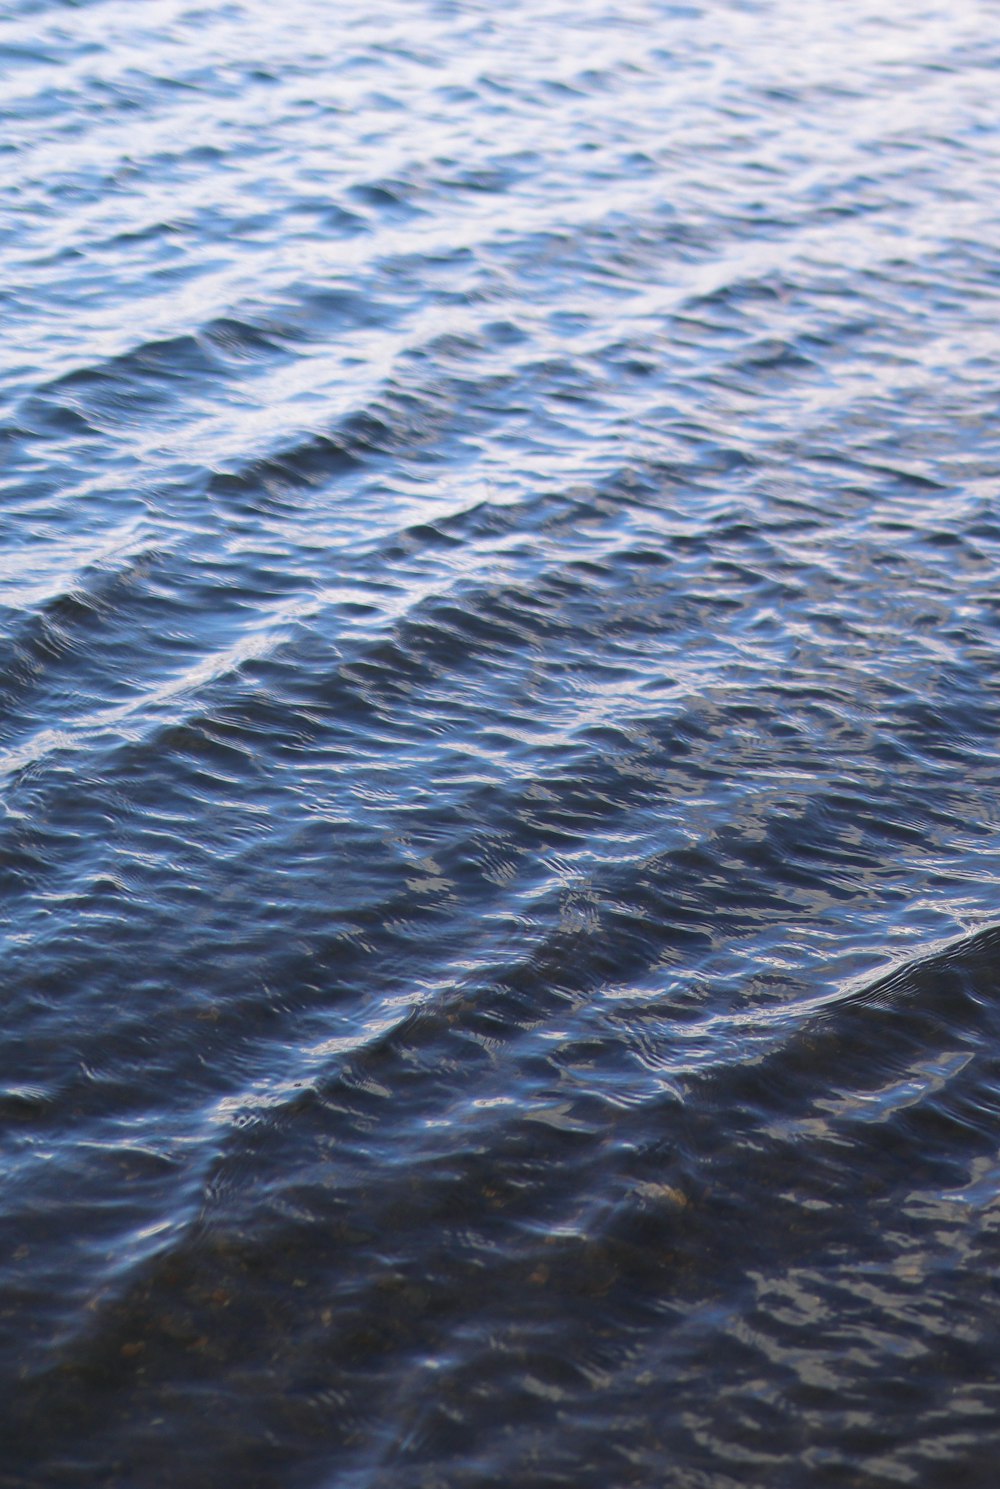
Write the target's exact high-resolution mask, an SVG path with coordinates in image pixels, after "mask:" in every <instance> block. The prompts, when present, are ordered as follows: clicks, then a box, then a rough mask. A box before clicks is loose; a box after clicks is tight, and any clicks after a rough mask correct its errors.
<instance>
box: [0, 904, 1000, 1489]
mask: <svg viewBox="0 0 1000 1489" xmlns="http://www.w3.org/2000/svg"><path fill="white" fill-rule="evenodd" d="M802 1008H803V1005H801V1004H799V1005H797V1004H796V1003H795V1002H794V1001H793V1002H791V1003H790V1004H789V1005H788V1006H787V1009H786V1012H785V1013H784V1015H780V1014H778V1015H773V1016H771V1017H770V1018H769V1019H768V1020H767V1021H768V1022H771V1023H780V1022H781V1021H782V1019H783V1020H784V1024H785V1028H784V1029H783V1030H782V1031H781V1035H780V1038H778V1039H777V1041H775V1040H774V1039H772V1038H770V1037H769V1038H768V1040H767V1043H766V1045H762V1046H761V1047H760V1048H759V1049H758V1051H757V1053H754V1052H753V1044H752V1041H751V1042H750V1045H749V1048H748V1050H747V1054H746V1058H744V1059H743V1060H740V1061H737V1062H736V1063H726V1064H723V1065H720V1066H715V1067H709V1068H705V1069H703V1070H701V1071H697V1072H694V1073H689V1074H687V1075H685V1074H684V1073H683V1070H682V1066H683V1057H682V1055H680V1054H679V1058H678V1061H677V1070H676V1073H675V1077H674V1080H673V1082H672V1087H673V1089H672V1090H671V1092H670V1093H669V1094H667V1093H664V1094H662V1095H661V1096H660V1097H659V1098H657V1099H649V1100H646V1101H643V1102H641V1103H639V1104H637V1105H636V1106H634V1107H632V1108H627V1107H621V1106H618V1107H616V1106H615V1105H614V1104H612V1103H610V1102H602V1101H601V1100H600V1099H599V1098H598V1096H597V1094H596V1093H597V1092H598V1091H599V1090H600V1085H601V1082H600V1076H601V1068H600V1067H601V1062H602V1060H605V1059H607V1058H608V1057H609V1056H608V1047H607V1046H606V1045H602V1044H600V1043H599V1042H596V1041H595V1042H594V1044H593V1045H592V1047H591V1048H589V1049H588V1050H580V1049H574V1048H568V1049H561V1048H560V1046H559V1045H558V1044H553V1046H552V1047H551V1050H550V1052H549V1053H548V1054H547V1055H546V1056H545V1057H544V1058H545V1059H546V1060H547V1061H548V1064H549V1067H550V1075H551V1086H552V1089H553V1091H554V1090H555V1089H556V1088H557V1087H558V1085H559V1083H560V1076H562V1077H563V1078H564V1087H565V1090H566V1091H567V1092H569V1093H572V1090H573V1084H572V1082H571V1081H570V1080H569V1079H568V1077H570V1076H571V1075H573V1074H574V1073H576V1074H577V1076H578V1074H579V1070H580V1068H581V1066H583V1065H586V1066H587V1068H588V1070H589V1071H590V1074H591V1080H590V1090H589V1091H585V1092H584V1093H583V1094H577V1095H576V1096H573V1095H572V1094H569V1095H568V1097H567V1099H565V1100H562V1101H557V1100H552V1099H548V1100H544V1101H540V1102H539V1103H538V1105H537V1107H536V1108H535V1109H534V1110H532V1109H531V1105H530V1102H527V1101H519V1102H515V1101H513V1100H508V1101H507V1102H503V1101H498V1102H493V1101H489V1100H485V1101H479V1102H478V1103H477V1097H476V1091H477V1086H478V1080H477V1072H476V1070H475V1061H474V1060H473V1059H472V1058H471V1057H470V1051H471V1050H473V1049H476V1048H478V1049H479V1050H480V1054H481V1060H482V1064H483V1067H484V1071H485V1069H486V1067H487V1066H488V1064H489V1062H490V1058H491V1057H490V1056H489V1055H488V1054H487V1053H486V1050H485V1046H486V1045H487V1044H488V1042H489V1041H487V1040H486V1039H485V1038H484V1037H483V1034H482V1030H483V1029H484V1027H485V1025H484V1020H483V1012H484V1009H483V1005H482V1002H480V1003H479V1004H478V1006H477V1003H476V1001H475V1000H472V999H469V1000H468V1001H467V1002H466V1003H465V1004H461V1003H456V1004H454V1005H453V1006H452V1007H450V1008H448V1009H447V1010H446V1011H442V1010H441V1009H435V1008H429V1009H427V1010H424V1011H418V1012H415V1013H413V1014H411V1015H410V1016H409V1017H407V1018H406V1019H404V1020H403V1022H402V1023H400V1024H399V1026H398V1027H397V1028H396V1029H394V1030H393V1031H392V1032H391V1033H388V1034H386V1035H385V1036H383V1037H381V1038H380V1039H377V1040H376V1041H374V1042H373V1043H372V1044H371V1045H370V1046H369V1048H368V1049H367V1050H366V1051H365V1052H364V1053H363V1054H360V1053H359V1054H355V1055H353V1056H352V1057H351V1058H350V1059H349V1060H348V1061H347V1062H346V1063H345V1064H344V1065H342V1067H341V1068H340V1069H339V1071H338V1073H337V1074H336V1075H335V1076H330V1077H328V1078H323V1079H314V1080H313V1081H312V1082H311V1083H309V1084H307V1085H303V1086H301V1087H300V1088H299V1089H291V1090H289V1091H287V1092H286V1093H285V1094H284V1095H283V1096H281V1097H280V1098H274V1099H273V1100H271V1101H270V1102H269V1103H268V1104H267V1105H266V1106H265V1107H264V1108H263V1109H261V1110H258V1111H257V1112H255V1113H253V1114H251V1113H250V1112H245V1113H244V1114H243V1115H242V1117H241V1118H240V1120H238V1121H237V1122H235V1123H234V1124H233V1125H232V1126H231V1127H230V1129H229V1131H228V1133H227V1135H226V1138H225V1142H224V1145H223V1147H222V1149H221V1150H220V1153H219V1156H218V1159H217V1161H216V1163H215V1165H214V1167H213V1169H212V1172H211V1173H210V1175H209V1176H208V1177H207V1179H206V1182H205V1186H204V1191H203V1194H202V1201H201V1208H200V1213H199V1214H198V1216H197V1218H196V1219H195V1220H194V1221H193V1222H192V1223H191V1224H189V1225H188V1226H186V1227H184V1228H183V1230H182V1231H181V1233H180V1234H178V1235H176V1236H175V1237H174V1238H172V1239H171V1240H170V1241H169V1242H168V1243H167V1244H165V1245H164V1246H163V1248H162V1249H161V1250H159V1251H158V1252H157V1253H156V1254H155V1255H154V1256H153V1257H152V1258H151V1259H150V1260H149V1261H148V1262H147V1263H146V1264H144V1265H143V1266H142V1267H141V1268H139V1269H138V1273H137V1274H130V1275H128V1276H126V1277H125V1278H123V1280H122V1284H121V1286H120V1287H118V1288H116V1287H115V1286H109V1287H108V1289H107V1290H106V1294H105V1296H103V1297H100V1298H97V1299H95V1300H94V1302H93V1305H92V1308H91V1310H90V1311H89V1313H88V1316H87V1319H86V1322H85V1323H84V1324H83V1326H82V1327H81V1328H80V1329H79V1330H78V1332H77V1333H76V1335H75V1337H73V1338H72V1339H67V1340H66V1341H65V1343H64V1345H63V1347H62V1348H61V1350H60V1352H59V1358H58V1362H57V1363H56V1364H55V1365H54V1366H53V1367H52V1368H50V1369H48V1370H46V1371H44V1372H43V1373H42V1374H41V1375H40V1376H38V1377H37V1378H35V1379H33V1380H28V1381H22V1382H21V1383H20V1385H19V1386H18V1387H17V1388H16V1389H15V1390H14V1391H13V1392H12V1393H10V1394H9V1395H8V1399H7V1403H6V1411H7V1413H8V1414H10V1413H12V1414H13V1420H14V1435H13V1439H12V1440H11V1446H10V1447H9V1448H8V1457H7V1460H6V1471H5V1472H6V1476H5V1478H4V1479H3V1482H4V1483H9V1484H11V1485H20V1484H22V1483H23V1484H27V1483H29V1482H31V1481H32V1480H31V1475H30V1471H29V1470H28V1469H27V1468H26V1469H25V1471H24V1474H23V1476H21V1477H19V1476H18V1471H17V1464H18V1462H19V1461H21V1462H24V1463H26V1464H27V1463H29V1462H30V1461H31V1460H32V1458H33V1456H34V1455H35V1453H37V1450H38V1448H39V1446H40V1434H39V1423H45V1432H44V1441H45V1445H46V1457H47V1467H46V1476H47V1477H46V1481H47V1482H52V1483H62V1482H66V1483H70V1482H73V1481H75V1482H80V1481H81V1478H83V1479H85V1480H86V1482H88V1483H95V1484H96V1483H101V1484H108V1485H112V1484H140V1483H142V1484H159V1483H163V1484H166V1483H169V1482H176V1477H177V1473H178V1471H179V1463H178V1458H177V1455H176V1444H177V1442H178V1439H179V1440H180V1441H182V1442H183V1444H184V1450H183V1458H184V1464H183V1470H182V1471H183V1475H184V1478H185V1481H186V1482H188V1483H191V1484H206V1485H207V1484H209V1483H213V1482H214V1483H218V1482H221V1481H228V1482H240V1483H242V1484H247V1485H251V1484H254V1485H261V1486H270V1485H277V1484H279V1483H280V1484H288V1483H292V1482H302V1483H307V1482H320V1481H323V1482H330V1483H334V1482H336V1483H341V1482H343V1483H351V1484H353V1483H369V1484H376V1483H378V1484H388V1483H393V1484H396V1483H398V1484H407V1485H408V1484H410V1483H429V1484H430V1483H442V1484H443V1483H447V1484H453V1483H455V1484H459V1483H468V1484H473V1483H482V1482H486V1481H487V1480H488V1479H490V1480H492V1479H494V1478H495V1477H496V1476H507V1475H511V1474H513V1475H516V1477H517V1479H518V1481H519V1482H525V1483H528V1484H539V1485H542V1484H552V1485H555V1484H561V1483H567V1484H570V1483H574V1482H575V1483H579V1482H587V1483H590V1482H593V1483H595V1484H596V1483H598V1482H608V1476H609V1475H610V1476H611V1478H612V1479H613V1481H614V1482H616V1483H631V1482H635V1483H644V1482H649V1481H650V1476H651V1474H652V1473H653V1471H654V1468H656V1466H657V1465H660V1467H661V1468H662V1467H663V1466H664V1465H666V1472H667V1474H668V1479H667V1481H668V1482H669V1481H670V1480H669V1473H670V1468H669V1465H670V1464H671V1463H673V1462H677V1463H682V1464H683V1465H685V1467H684V1473H685V1474H697V1475H698V1476H699V1477H698V1479H697V1482H699V1483H704V1484H707V1485H715V1484H718V1485H729V1484H731V1483H735V1482H737V1481H738V1480H739V1479H740V1476H741V1475H744V1474H746V1473H748V1472H752V1473H753V1474H759V1475H764V1476H766V1478H767V1481H768V1482H769V1483H780V1484H784V1483H789V1484H790V1483H802V1482H805V1481H806V1478H805V1477H804V1476H805V1475H806V1471H807V1470H808V1481H809V1482H810V1483H822V1484H841V1483H854V1482H857V1483H865V1484H877V1483H883V1482H884V1483H886V1484H889V1483H893V1482H906V1481H908V1480H909V1479H910V1478H911V1477H912V1478H913V1480H914V1481H918V1482H920V1483H921V1484H938V1483H941V1484H943V1483H944V1482H945V1481H946V1480H947V1479H949V1478H950V1479H951V1481H952V1482H961V1483H963V1484H975V1485H980V1484H982V1485H984V1486H985V1484H986V1483H987V1482H989V1479H990V1475H991V1473H992V1471H993V1464H994V1462H995V1458H994V1454H995V1451H996V1449H997V1447H998V1446H1000V1441H998V1439H1000V1431H998V1430H997V1429H995V1422H996V1415H995V1407H996V1405H997V1399H996V1398H997V1392H998V1387H997V1385H996V1383H995V1380H994V1372H993V1368H992V1363H993V1360H994V1358H995V1339H996V1337H997V1329H998V1326H1000V1290H998V1289H997V1287H996V1286H995V1282H994V1277H995V1272H996V1262H997V1247H998V1244H1000V1231H998V1226H1000V1160H998V1158H997V1149H996V1127H997V1118H998V1113H1000V930H998V929H996V928H991V929H988V930H986V931H983V932H981V933H979V934H977V935H975V936H972V937H970V938H968V939H966V940H963V941H961V942H957V943H954V944H951V945H949V946H947V947H946V948H945V949H944V950H942V951H939V952H936V953H934V954H933V955H931V956H929V957H927V958H926V959H924V960H919V961H916V962H912V963H910V964H908V965H906V966H904V967H901V968H899V969H897V970H895V971H893V972H891V973H890V974H889V975H888V976H885V977H883V978H880V979H879V980H877V981H875V982H873V983H871V984H869V985H867V986H865V987H862V988H860V989H856V990H854V991H851V992H849V993H847V994H845V995H844V996H843V997H842V998H840V999H838V1000H827V1001H826V1002H825V1003H824V1005H823V1006H822V1007H821V1008H820V1009H818V1010H817V1009H815V1008H814V1009H813V1011H811V1012H805V1013H804V1012H802ZM797 1009H798V1011H796V1010H797ZM748 1022H749V1020H748ZM687 1027H688V1028H689V1027H690V1026H687ZM494 1028H495V1030H496V1038H495V1040H494V1041H493V1042H494V1051H493V1054H492V1058H493V1059H494V1060H495V1059H496V1058H497V1053H496V1051H497V1049H498V1048H501V1047H504V1046H506V1047H507V1049H508V1050H510V1049H511V1048H512V1047H513V1046H515V1045H516V1046H517V1048H518V1050H519V1055H518V1062H519V1064H520V1068H521V1069H522V1071H527V1070H529V1069H530V1067H531V1064H532V1062H533V1061H536V1060H539V1059H541V1058H542V1056H541V1055H540V1053H539V1052H538V1051H537V1050H533V1049H532V1048H531V1047H530V1036H529V1035H526V1034H525V1032H524V1030H523V1029H521V1030H518V1029H516V1028H515V1027H513V1026H512V1025H508V1027H507V1028H506V1029H504V1028H503V1027H502V1026H501V1024H500V1023H494ZM683 1032H684V1031H683V1030H679V1035H680V1034H682V1033H683ZM772 1032H774V1031H772ZM678 1042H679V1043H680V1038H679V1041H678ZM459 1072H461V1073H460V1074H459ZM576 1085H577V1089H578V1090H579V1086H580V1082H579V1080H577V1082H576ZM458 1088H464V1095H463V1096H460V1095H459V1089H458ZM510 1089H512V1090H516V1089H517V1088H516V1085H512V1086H511V1087H510ZM124 1440H127V1441H128V1442H129V1445H130V1446H129V1458H128V1461H127V1462H126V1463H118V1464H116V1463H115V1462H114V1461H113V1460H114V1454H115V1450H116V1448H115V1445H116V1444H119V1443H121V1442H122V1441H124ZM321 1465H325V1467H321ZM335 1465H336V1466H335ZM688 1481H689V1482H693V1481H694V1480H690V1479H689V1480H688ZM678 1482H680V1479H678Z"/></svg>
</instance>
